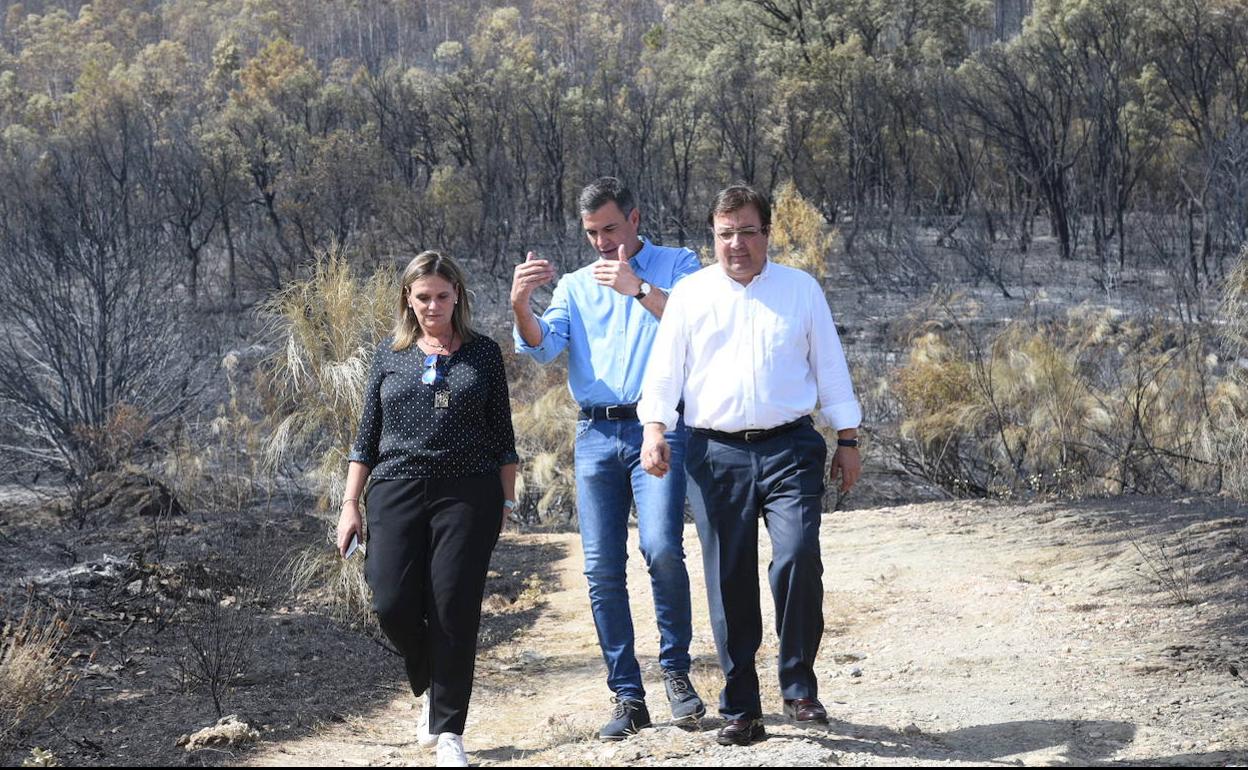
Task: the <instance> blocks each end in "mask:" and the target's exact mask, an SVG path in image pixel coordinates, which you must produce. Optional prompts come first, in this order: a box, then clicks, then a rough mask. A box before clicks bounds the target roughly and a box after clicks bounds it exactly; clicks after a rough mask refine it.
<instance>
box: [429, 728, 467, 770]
mask: <svg viewBox="0 0 1248 770" xmlns="http://www.w3.org/2000/svg"><path fill="white" fill-rule="evenodd" d="M437 766H438V767H467V766H468V755H467V754H465V753H464V739H463V738H462V737H460V736H458V735H456V734H455V733H442V734H441V735H439V736H438V765H437Z"/></svg>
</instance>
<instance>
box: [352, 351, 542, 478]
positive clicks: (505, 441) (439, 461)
mask: <svg viewBox="0 0 1248 770" xmlns="http://www.w3.org/2000/svg"><path fill="white" fill-rule="evenodd" d="M392 344H393V338H391V337H387V338H386V339H384V340H382V341H381V344H380V345H378V346H377V352H376V354H375V355H374V356H373V365H372V369H371V371H370V372H369V377H368V386H367V387H366V388H365V389H364V413H363V415H362V416H361V417H360V428H359V431H358V432H357V433H356V439H355V444H354V445H353V446H352V448H351V454H350V456H349V457H348V459H350V460H352V461H355V462H360V463H363V464H365V465H367V466H368V467H369V468H371V469H372V472H371V473H370V474H369V475H370V476H371V477H372V478H374V479H447V478H460V477H463V476H477V475H481V474H484V473H488V472H490V471H497V470H498V468H499V467H500V466H503V465H507V464H509V463H514V462H517V461H518V457H517V455H516V438H515V433H514V432H513V430H512V427H511V402H510V401H509V400H508V391H507V372H506V370H505V369H504V368H503V356H502V352H501V351H500V350H499V347H498V343H496V342H495V341H494V340H492V339H490V338H489V337H486V336H484V335H481V334H474V335H473V337H472V339H471V340H469V341H468V342H467V343H465V344H464V345H462V346H461V347H460V348H459V350H456V351H455V352H454V353H452V354H451V355H449V356H438V362H437V367H436V368H437V377H436V378H434V377H432V376H430V379H436V382H434V383H433V384H426V383H425V382H423V381H422V379H421V378H422V375H424V374H425V371H426V369H427V368H428V367H426V366H425V359H426V354H425V352H424V351H422V350H421V349H420V348H419V347H418V346H417V345H416V344H415V343H413V344H412V345H411V346H409V347H408V348H407V349H406V350H400V351H398V352H395V351H394V350H391V349H390V346H391V345H392Z"/></svg>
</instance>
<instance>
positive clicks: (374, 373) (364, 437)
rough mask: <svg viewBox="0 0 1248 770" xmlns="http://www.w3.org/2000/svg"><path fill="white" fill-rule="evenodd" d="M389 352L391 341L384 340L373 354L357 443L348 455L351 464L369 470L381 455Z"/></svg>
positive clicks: (356, 436)
mask: <svg viewBox="0 0 1248 770" xmlns="http://www.w3.org/2000/svg"><path fill="white" fill-rule="evenodd" d="M388 352H389V339H387V340H383V341H382V343H381V344H380V345H378V346H377V350H376V351H374V353H373V363H372V365H371V366H370V367H369V371H368V383H367V384H366V385H365V386H364V408H363V409H362V410H361V413H360V423H359V427H358V429H357V430H356V432H355V442H354V443H353V444H352V445H351V453H350V454H349V455H347V460H349V461H350V462H357V463H363V464H364V465H367V466H368V467H369V468H372V467H374V466H375V465H377V459H378V456H379V455H380V454H381V381H382V378H383V375H384V372H385V366H384V365H383V360H384V359H385V356H386V354H387V353H388Z"/></svg>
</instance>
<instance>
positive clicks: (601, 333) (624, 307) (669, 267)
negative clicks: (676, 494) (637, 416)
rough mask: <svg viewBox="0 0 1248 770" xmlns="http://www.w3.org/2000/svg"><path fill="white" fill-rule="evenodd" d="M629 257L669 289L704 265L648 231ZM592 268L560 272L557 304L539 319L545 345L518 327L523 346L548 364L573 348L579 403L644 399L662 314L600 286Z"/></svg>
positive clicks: (571, 367)
mask: <svg viewBox="0 0 1248 770" xmlns="http://www.w3.org/2000/svg"><path fill="white" fill-rule="evenodd" d="M629 264H630V265H631V266H632V268H633V272H634V273H636V274H637V277H638V278H640V279H641V280H643V281H645V282H646V283H648V284H650V285H651V286H654V287H656V288H660V289H663V290H664V291H671V289H672V287H673V286H675V285H676V283H677V282H678V281H680V279H682V278H684V277H685V276H687V275H689V274H691V273H695V272H697V271H698V270H700V269H701V267H702V264H701V263H700V262H699V261H698V257H697V255H696V254H694V253H693V252H692V251H690V250H689V249H686V248H676V247H671V246H655V245H654V244H653V243H650V242H649V241H647V240H646V239H645V238H642V239H641V250H640V251H638V252H637V254H636V255H635V256H633V258H632V259H630V260H629ZM593 270H594V266H593V264H589V265H586V266H585V267H582V268H581V269H580V270H577V271H576V272H573V273H568V274H566V275H564V276H563V277H562V278H560V279H559V284H558V285H557V286H556V287H555V291H554V293H553V294H552V295H551V298H550V307H548V308H546V312H545V313H543V314H542V317H541V318H539V319H538V321H537V322H538V325H539V326H541V328H542V341H541V344H539V345H528V344H526V343H525V341H524V338H523V337H521V336H520V330H519V329H515V328H513V330H512V335H513V337H514V338H515V343H516V352H518V353H527V354H528V355H530V356H532V357H533V360H535V361H537V362H538V363H539V364H547V363H550V362H551V361H553V360H555V358H557V357H558V356H559V354H560V353H561V352H563V349H564V348H568V389H569V390H571V391H572V397H573V398H574V399H576V402H577V403H578V404H580V405H581V406H582V407H593V406H606V405H610V404H632V403H635V402H636V401H637V400H638V399H640V398H641V381H642V378H643V377H644V376H645V373H646V361H647V360H648V359H649V358H650V346H651V345H652V344H653V343H654V336H655V334H656V333H657V332H658V330H659V319H657V318H655V317H654V314H653V313H651V312H650V311H649V310H646V309H645V308H644V307H642V306H641V302H639V301H638V300H637V299H635V298H634V297H627V296H625V295H623V294H620V293H619V292H618V291H616V290H615V289H612V288H610V287H609V286H600V285H599V284H598V282H597V281H595V280H594V273H593Z"/></svg>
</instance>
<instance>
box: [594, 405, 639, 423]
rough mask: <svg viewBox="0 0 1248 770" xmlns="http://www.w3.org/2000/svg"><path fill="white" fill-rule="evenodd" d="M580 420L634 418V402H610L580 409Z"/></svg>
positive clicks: (635, 407) (635, 417)
mask: <svg viewBox="0 0 1248 770" xmlns="http://www.w3.org/2000/svg"><path fill="white" fill-rule="evenodd" d="M581 419H582V420H636V419H637V405H636V404H611V405H610V406H591V407H588V408H582V409H581Z"/></svg>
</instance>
